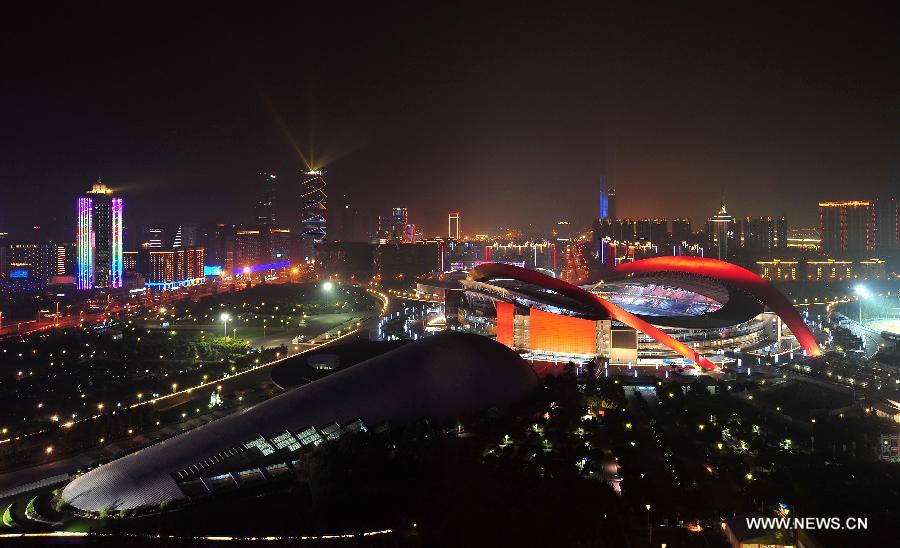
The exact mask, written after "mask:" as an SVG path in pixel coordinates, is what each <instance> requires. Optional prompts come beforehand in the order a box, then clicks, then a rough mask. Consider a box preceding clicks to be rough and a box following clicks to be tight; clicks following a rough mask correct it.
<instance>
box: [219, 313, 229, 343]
mask: <svg viewBox="0 0 900 548" xmlns="http://www.w3.org/2000/svg"><path fill="white" fill-rule="evenodd" d="M220 317H221V318H222V322H224V323H225V338H226V339H227V338H228V318H230V317H231V316H229V315H228V314H227V313H225V312H222V316H220Z"/></svg>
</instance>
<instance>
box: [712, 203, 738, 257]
mask: <svg viewBox="0 0 900 548" xmlns="http://www.w3.org/2000/svg"><path fill="white" fill-rule="evenodd" d="M706 238H707V241H708V244H709V247H710V249H711V250H712V249H714V250H715V252H716V254H715V258H716V259H719V260H720V261H727V260H728V253H729V251H728V250H729V248H733V247H734V217H732V216H731V215H729V214H728V211H726V210H725V198H724V197H723V198H722V203H721V205H720V206H719V211H718V212H717V213H716V214H715V215H713V216H712V217H710V218H709V219H708V220H707V221H706ZM710 256H712V254H710Z"/></svg>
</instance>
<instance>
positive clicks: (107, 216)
mask: <svg viewBox="0 0 900 548" xmlns="http://www.w3.org/2000/svg"><path fill="white" fill-rule="evenodd" d="M77 205H78V210H77V213H78V230H77V234H76V237H75V243H76V246H77V256H78V259H77V263H78V264H77V269H76V284H77V287H78V289H95V288H101V289H105V288H113V289H115V288H120V287H122V272H123V264H122V260H123V255H122V253H123V251H124V250H123V245H122V244H123V242H122V232H123V219H122V212H123V202H122V198H115V197H113V195H112V190H110V189H109V188H108V187H107V186H106V185H104V184H103V183H99V182H98V183H97V184H95V185H94V186H93V188H91V190H89V191H88V192H86V193H85V195H84V196H81V197H79V198H78V200H77Z"/></svg>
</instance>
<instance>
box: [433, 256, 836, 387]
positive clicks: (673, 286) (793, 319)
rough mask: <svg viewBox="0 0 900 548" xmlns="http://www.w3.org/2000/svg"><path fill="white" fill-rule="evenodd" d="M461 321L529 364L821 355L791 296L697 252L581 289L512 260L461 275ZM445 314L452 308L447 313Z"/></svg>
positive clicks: (638, 265)
mask: <svg viewBox="0 0 900 548" xmlns="http://www.w3.org/2000/svg"><path fill="white" fill-rule="evenodd" d="M460 284H461V286H462V296H461V298H460V302H459V304H458V306H454V307H452V308H453V309H457V310H458V312H457V314H456V319H457V321H458V327H459V328H460V329H463V330H467V331H472V332H476V333H479V334H482V335H487V336H491V337H495V338H496V340H497V341H498V342H501V343H503V344H505V345H506V346H508V347H510V348H512V349H514V350H516V351H518V352H520V353H522V354H525V355H526V356H527V357H530V358H533V359H535V360H542V359H547V360H569V361H587V360H598V359H599V360H603V361H606V362H607V363H613V364H616V363H620V364H625V363H628V364H661V363H662V364H671V365H678V364H688V363H689V364H694V365H697V366H699V367H701V368H703V369H707V370H714V369H716V366H715V365H714V364H713V363H712V362H711V361H710V359H709V358H708V357H707V356H711V355H716V354H721V353H723V352H725V351H736V352H743V351H753V350H771V349H773V348H775V349H789V350H797V351H800V350H801V349H802V351H803V352H805V353H807V354H810V355H818V354H819V352H820V351H819V347H818V344H817V343H816V340H815V338H814V337H813V335H812V333H811V332H810V331H809V329H808V328H807V326H806V324H805V323H804V320H803V318H802V317H801V316H800V315H799V314H798V312H797V311H796V310H795V309H794V307H793V306H792V305H791V304H790V303H789V302H788V300H787V299H786V298H785V297H784V296H783V295H782V294H781V293H780V292H778V290H777V289H775V288H774V287H773V286H772V285H770V284H769V283H768V282H767V281H766V280H764V279H762V278H760V277H759V276H757V275H756V274H754V273H752V272H750V271H748V270H746V269H744V268H741V267H739V266H736V265H734V264H731V263H726V262H723V261H718V260H715V259H709V258H702V257H655V258H651V259H644V260H639V261H634V262H630V263H623V264H622V265H620V266H619V267H617V268H616V269H614V270H613V271H611V272H610V273H609V274H608V275H607V276H605V277H604V279H603V280H602V281H601V282H599V283H597V284H593V285H590V286H584V287H579V286H575V285H572V284H569V283H566V282H564V281H562V280H559V279H556V278H553V277H552V276H547V275H545V274H542V273H539V272H536V271H533V270H527V269H524V268H520V267H518V266H514V265H508V264H498V263H492V264H483V265H479V266H477V267H476V268H474V269H472V270H471V271H470V272H469V275H468V277H467V278H466V279H465V280H461V281H460ZM448 313H449V312H448Z"/></svg>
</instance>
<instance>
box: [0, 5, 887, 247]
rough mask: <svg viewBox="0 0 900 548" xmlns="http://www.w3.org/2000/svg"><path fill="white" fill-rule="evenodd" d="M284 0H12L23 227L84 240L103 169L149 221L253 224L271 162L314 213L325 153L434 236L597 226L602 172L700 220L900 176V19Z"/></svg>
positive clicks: (646, 208) (630, 196) (808, 203)
mask: <svg viewBox="0 0 900 548" xmlns="http://www.w3.org/2000/svg"><path fill="white" fill-rule="evenodd" d="M183 4H188V3H183ZM267 4H268V3H264V2H243V3H242V6H240V7H234V8H222V7H217V6H216V5H215V4H209V5H206V6H203V7H201V6H198V5H194V6H191V7H188V6H186V5H180V4H175V5H172V6H170V7H168V8H166V7H162V6H161V4H157V3H151V4H142V5H143V6H146V7H148V8H154V9H153V10H149V9H148V10H146V11H137V10H135V9H134V8H133V7H131V6H133V5H134V4H132V5H130V6H129V7H128V8H125V7H122V6H123V4H116V5H115V6H118V7H113V5H110V6H107V7H105V8H103V9H92V8H87V7H86V4H84V3H80V2H79V3H74V4H72V5H71V7H67V8H65V9H62V8H60V7H58V6H51V5H49V4H48V5H46V6H43V7H42V8H41V9H40V10H35V11H33V12H31V13H13V12H6V13H5V14H4V16H3V17H2V22H0V59H2V65H0V70H2V77H0V100H2V102H0V105H2V107H0V108H2V111H0V112H2V123H0V187H2V199H0V231H2V230H7V231H12V232H13V233H14V234H15V233H16V231H20V230H22V229H23V228H24V227H28V226H31V225H33V224H41V225H43V226H44V227H45V229H47V232H48V235H50V236H52V237H64V238H68V239H71V238H72V234H73V232H74V220H73V217H74V215H73V213H74V198H75V196H76V195H77V194H78V193H79V192H80V191H83V190H85V189H87V188H89V187H90V185H91V183H92V182H93V181H95V180H96V179H97V178H98V177H102V178H103V181H104V182H106V183H107V184H109V185H110V186H113V187H115V188H118V189H120V190H121V192H122V195H123V196H124V197H125V199H126V221H127V223H128V225H129V227H131V226H133V225H136V224H137V223H139V222H152V221H158V222H169V223H171V222H212V221H216V222H241V221H246V220H249V218H250V214H251V211H252V203H253V201H254V200H255V199H256V195H255V185H254V174H255V173H256V172H257V171H259V170H261V169H267V170H273V171H275V172H277V173H278V174H279V175H280V180H281V183H280V185H281V186H280V188H279V193H280V194H279V200H280V203H279V215H280V217H281V220H283V221H285V222H286V223H287V224H293V222H295V221H296V219H297V218H298V212H297V207H298V199H297V194H298V189H299V183H298V181H299V179H298V178H297V176H296V173H297V171H298V170H299V169H301V168H302V167H303V166H304V162H311V163H313V164H315V166H316V167H319V166H324V167H325V168H326V169H327V170H328V174H329V175H328V181H329V185H330V187H331V188H330V194H332V195H333V194H337V193H343V192H346V193H349V195H350V197H351V201H352V203H354V204H355V205H356V206H357V207H359V208H360V209H361V210H364V211H365V212H366V214H367V215H368V216H370V217H371V218H373V219H374V216H375V215H376V214H378V213H379V212H380V211H379V210H384V209H387V208H390V207H392V206H406V207H408V208H410V214H411V218H412V221H413V222H415V223H417V224H418V225H420V226H424V228H425V229H426V231H427V233H428V234H434V233H436V232H439V231H443V230H444V227H445V224H446V213H447V211H449V210H460V211H462V226H463V231H464V232H465V233H467V234H472V233H474V232H476V231H478V232H486V231H492V230H494V229H496V227H498V226H507V225H511V226H516V227H521V226H523V225H525V224H527V223H534V224H535V226H536V227H538V228H544V227H546V226H548V225H549V224H550V223H551V222H555V221H557V220H559V219H568V220H571V221H573V222H574V223H575V224H577V225H582V226H588V224H589V223H590V220H591V218H592V217H593V216H595V215H596V201H597V194H598V179H599V177H600V175H601V174H607V175H608V176H609V177H610V180H611V182H612V183H613V184H614V185H615V186H616V187H617V189H618V193H619V213H620V216H631V217H638V216H665V217H677V216H690V217H691V218H692V220H693V221H694V223H695V228H696V227H697V226H699V224H700V222H701V221H702V220H703V219H705V218H706V217H707V216H708V215H709V214H711V213H712V212H713V211H714V210H715V209H716V207H717V205H718V201H719V195H720V192H721V191H722V190H723V189H724V191H725V195H726V201H727V203H728V204H729V205H730V211H731V212H733V213H735V214H738V215H747V214H755V215H779V214H784V215H787V216H788V217H789V222H790V224H791V225H792V226H799V225H811V224H813V223H814V222H815V219H816V207H815V203H816V201H817V200H818V199H821V198H849V197H861V196H871V195H877V194H882V195H884V194H886V193H889V192H891V191H892V190H894V189H896V188H900V184H898V182H900V154H898V150H900V100H898V98H900V70H898V67H900V63H898V60H900V39H898V34H897V33H898V31H897V29H898V28H900V25H898V23H900V18H898V16H897V12H896V11H887V10H888V9H893V10H896V8H888V7H885V8H866V9H865V10H864V11H862V10H863V8H861V7H859V6H857V5H856V3H852V4H851V3H844V4H843V5H842V6H835V7H833V8H829V7H823V6H821V5H820V4H818V3H816V4H806V3H804V6H803V7H802V8H800V7H798V8H796V10H795V11H791V10H793V8H791V9H790V10H789V9H787V8H783V7H775V5H774V4H773V5H772V6H769V7H760V6H757V5H756V3H753V4H752V8H751V7H747V8H744V9H737V8H735V7H734V6H733V3H731V2H717V3H713V4H702V5H701V4H693V5H692V7H691V8H689V9H688V8H686V7H685V6H683V5H682V3H678V5H677V6H674V5H672V6H669V7H667V8H660V7H658V6H657V7H653V8H651V7H645V8H643V9H639V8H637V7H628V8H622V7H620V6H618V4H625V3H614V4H616V6H615V7H614V6H612V5H611V4H613V3H605V4H610V5H609V6H608V7H606V8H603V7H602V4H601V3H600V2H594V3H590V4H584V5H575V4H563V3H559V2H545V3H542V4H534V5H531V4H527V5H526V3H523V2H510V3H490V4H491V6H492V7H491V8H489V9H488V8H486V7H485V6H483V5H482V4H487V3H482V2H468V3H455V2H443V3H440V5H438V3H437V2H420V3H419V4H418V5H414V4H394V3H390V2H367V3H351V2H348V3H344V2H322V3H321V4H327V7H316V6H314V5H312V3H309V2H302V3H299V2H295V3H292V4H296V7H295V8H294V9H291V10H288V9H284V10H282V9H279V8H276V7H273V6H269V5H267ZM628 4H630V3H628ZM672 4H674V3H672ZM885 4H888V3H885ZM598 6H599V7H598ZM622 9H628V10H629V11H621V10H622ZM617 10H618V11H617ZM373 228H374V227H373Z"/></svg>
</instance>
